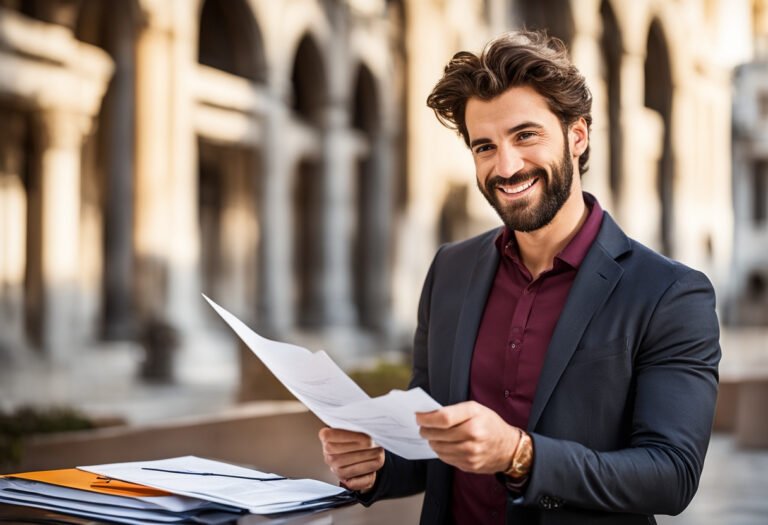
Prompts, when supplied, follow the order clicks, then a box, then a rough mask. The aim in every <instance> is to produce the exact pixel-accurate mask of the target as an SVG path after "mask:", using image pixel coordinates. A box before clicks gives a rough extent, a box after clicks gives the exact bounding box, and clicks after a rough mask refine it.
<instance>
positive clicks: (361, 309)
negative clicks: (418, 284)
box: [351, 64, 388, 329]
mask: <svg viewBox="0 0 768 525" xmlns="http://www.w3.org/2000/svg"><path fill="white" fill-rule="evenodd" d="M351 113H352V125H353V128H354V129H355V130H356V131H357V132H358V133H359V135H360V138H361V142H362V152H361V154H360V155H359V156H358V158H357V166H356V173H355V181H354V182H355V189H356V195H355V203H356V210H355V215H356V220H355V221H354V223H355V228H356V231H355V233H354V236H353V246H352V265H351V266H352V272H353V290H354V294H353V296H354V297H353V298H354V304H355V308H356V311H357V314H358V322H359V323H360V325H362V326H363V327H365V328H370V329H375V328H376V327H377V325H378V321H379V320H380V319H381V315H382V312H380V311H379V310H380V308H379V304H378V303H379V300H380V298H379V297H377V296H378V293H377V292H379V287H378V286H377V284H378V282H377V276H376V273H377V269H378V264H377V263H378V262H379V259H380V258H381V256H382V255H381V253H380V252H381V250H380V249H379V246H377V245H381V244H384V245H385V246H386V245H387V244H388V242H387V239H386V238H381V233H382V232H381V226H382V222H384V221H385V220H386V217H382V216H381V213H378V212H379V210H380V208H381V203H380V202H377V200H378V199H381V198H386V197H384V196H382V194H381V191H380V189H381V187H382V183H383V182H384V181H381V180H380V179H381V177H384V176H386V175H387V174H385V173H383V172H382V170H381V169H380V163H379V162H377V161H378V160H379V159H380V155H382V154H385V152H382V151H379V147H380V144H379V139H380V135H381V129H380V123H381V114H380V99H379V94H378V90H377V87H376V80H375V79H374V76H373V74H372V73H371V70H370V69H369V68H368V67H367V66H365V65H364V64H363V65H360V66H359V67H358V68H357V74H356V79H355V84H354V91H353V98H352V108H351ZM385 206H386V205H385ZM386 207H388V206H386ZM385 213H386V211H385Z"/></svg>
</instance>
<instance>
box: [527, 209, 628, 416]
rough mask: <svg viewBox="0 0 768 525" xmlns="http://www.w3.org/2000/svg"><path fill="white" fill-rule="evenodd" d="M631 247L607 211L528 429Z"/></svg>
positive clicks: (555, 341)
mask: <svg viewBox="0 0 768 525" xmlns="http://www.w3.org/2000/svg"><path fill="white" fill-rule="evenodd" d="M627 250H629V240H628V239H627V237H626V236H625V235H624V233H623V232H622V231H621V230H620V229H619V227H618V226H617V225H616V223H615V222H613V219H611V217H610V216H609V215H608V214H607V213H606V214H605V216H604V217H603V225H602V226H601V229H600V233H599V234H598V236H597V239H596V240H595V242H594V243H593V245H592V247H591V248H590V250H589V252H587V256H586V257H585V258H584V261H583V262H582V264H581V266H580V268H579V271H578V273H577V275H576V279H575V280H574V282H573V286H572V287H571V291H570V293H569V294H568V299H567V300H566V303H565V307H564V308H563V312H562V313H561V315H560V319H559V320H558V322H557V325H556V326H555V331H554V333H553V334H552V339H551V341H550V343H549V347H548V348H547V355H546V357H545V360H544V366H543V368H542V370H541V376H540V377H539V384H538V386H537V387H536V395H535V396H534V399H533V406H532V407H531V415H530V417H529V419H528V430H531V431H532V430H534V429H535V428H536V424H537V423H538V422H539V418H540V417H541V414H542V412H543V411H544V407H545V406H546V405H547V401H549V398H550V396H551V395H552V392H553V391H554V389H555V386H557V382H558V381H559V380H560V376H561V375H562V374H563V372H564V371H565V368H566V366H568V362H569V361H570V360H571V356H572V355H573V352H574V351H575V350H576V347H577V346H578V344H579V341H580V340H581V336H582V335H583V334H584V331H585V330H586V328H587V325H588V324H589V321H590V320H591V319H592V317H593V316H594V315H595V312H596V311H597V309H598V308H600V306H601V305H602V304H603V303H604V302H605V300H606V299H607V298H608V296H609V295H610V294H611V292H612V291H613V289H614V288H615V287H616V283H618V282H619V279H620V278H621V275H622V273H623V272H624V270H623V269H622V268H621V266H620V265H619V264H618V263H617V262H616V261H615V260H614V258H615V257H617V256H618V255H620V254H621V253H624V252H626V251H627Z"/></svg>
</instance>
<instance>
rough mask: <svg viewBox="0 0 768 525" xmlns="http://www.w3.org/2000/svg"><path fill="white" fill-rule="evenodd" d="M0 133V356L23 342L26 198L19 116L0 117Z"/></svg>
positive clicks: (21, 124) (21, 123)
mask: <svg viewBox="0 0 768 525" xmlns="http://www.w3.org/2000/svg"><path fill="white" fill-rule="evenodd" d="M2 117H3V119H4V122H5V125H4V128H5V129H4V132H3V133H0V356H2V355H3V354H2V352H3V351H4V350H5V351H8V352H10V353H9V354H8V355H11V356H13V355H14V354H16V353H17V352H18V351H19V349H20V348H21V346H22V345H23V341H24V268H25V265H26V235H27V196H26V191H25V188H24V182H23V180H22V178H21V174H22V173H23V170H24V158H23V146H22V140H23V136H24V133H25V126H24V121H23V119H22V116H21V114H19V113H16V112H13V113H11V112H8V113H5V112H4V113H3V114H2Z"/></svg>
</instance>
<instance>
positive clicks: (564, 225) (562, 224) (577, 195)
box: [515, 188, 589, 280]
mask: <svg viewBox="0 0 768 525" xmlns="http://www.w3.org/2000/svg"><path fill="white" fill-rule="evenodd" d="M587 215H589V209H588V208H587V206H586V205H585V204H584V197H583V196H582V194H581V189H580V188H574V189H573V191H572V193H571V196H570V197H568V200H567V201H565V204H563V207H562V208H560V211H559V212H557V215H555V218H554V219H552V222H550V223H549V224H548V225H546V226H544V227H543V228H540V229H538V230H535V231H532V232H518V231H516V232H515V239H516V240H517V245H518V248H519V249H520V256H521V257H522V260H523V264H525V267H526V268H528V271H529V272H531V275H532V276H533V279H534V280H535V279H538V278H539V276H540V275H541V274H542V273H544V272H546V271H547V270H550V269H551V268H552V265H553V264H554V261H555V256H556V255H557V254H558V253H560V252H561V251H563V248H565V247H566V246H567V245H568V243H569V242H570V241H571V239H573V237H574V236H575V235H576V233H577V232H578V231H579V229H580V228H581V227H582V225H583V224H584V221H586V220H587Z"/></svg>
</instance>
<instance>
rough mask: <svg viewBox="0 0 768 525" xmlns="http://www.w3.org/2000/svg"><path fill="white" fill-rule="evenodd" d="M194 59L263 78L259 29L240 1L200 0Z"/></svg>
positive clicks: (244, 4)
mask: <svg viewBox="0 0 768 525" xmlns="http://www.w3.org/2000/svg"><path fill="white" fill-rule="evenodd" d="M197 58H198V61H199V62H200V63H201V64H204V65H206V66H210V67H214V68H216V69H220V70H222V71H226V72H227V73H231V74H233V75H237V76H240V77H243V78H247V79H249V80H252V81H256V82H264V81H266V78H267V68H266V56H265V52H264V46H263V42H262V36H261V31H260V29H259V25H258V23H257V21H256V18H255V16H254V13H253V12H252V11H251V9H250V7H249V6H248V4H247V3H246V2H245V1H244V0H205V1H204V3H203V5H202V8H201V9H200V36H199V42H198V49H197Z"/></svg>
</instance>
